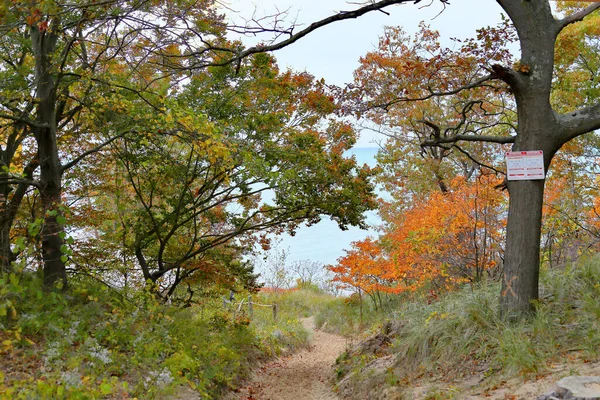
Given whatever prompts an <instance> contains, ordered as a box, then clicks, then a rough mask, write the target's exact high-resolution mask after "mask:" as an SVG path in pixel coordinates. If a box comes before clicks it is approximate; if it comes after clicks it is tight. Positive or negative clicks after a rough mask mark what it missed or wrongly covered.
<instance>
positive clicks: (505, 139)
mask: <svg viewBox="0 0 600 400" xmlns="http://www.w3.org/2000/svg"><path fill="white" fill-rule="evenodd" d="M515 139H516V136H492V135H453V136H448V137H441V138H439V139H427V140H425V141H424V142H423V145H424V146H437V145H439V144H447V143H456V142H488V143H500V144H508V143H514V142H515Z"/></svg>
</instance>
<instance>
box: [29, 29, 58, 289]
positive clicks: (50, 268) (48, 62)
mask: <svg viewBox="0 0 600 400" xmlns="http://www.w3.org/2000/svg"><path fill="white" fill-rule="evenodd" d="M30 32H31V42H32V49H33V53H34V55H35V62H36V65H35V75H36V81H37V87H36V97H37V98H38V99H39V103H38V106H37V113H36V123H37V125H36V126H35V127H34V129H33V131H34V135H35V139H36V142H37V146H38V161H39V165H40V187H39V190H40V198H41V200H42V210H43V213H44V217H43V218H44V225H43V226H42V230H41V238H42V259H43V262H44V267H43V268H44V286H45V287H47V288H51V287H53V286H54V285H55V284H56V283H58V282H61V283H62V287H63V289H66V286H67V272H66V266H65V262H64V261H63V259H62V255H63V254H62V245H63V238H62V236H61V234H62V233H63V232H64V229H63V226H62V223H61V219H63V218H62V210H61V194H62V187H61V186H62V185H61V183H62V165H61V163H60V158H59V154H58V143H57V125H56V99H57V97H56V93H57V85H58V81H57V76H56V72H55V71H53V68H56V66H55V65H54V64H53V62H52V58H53V56H55V54H54V52H55V49H56V42H57V40H58V37H57V36H56V34H54V33H52V32H50V31H42V30H39V29H38V28H37V27H36V26H32V28H31V31H30Z"/></svg>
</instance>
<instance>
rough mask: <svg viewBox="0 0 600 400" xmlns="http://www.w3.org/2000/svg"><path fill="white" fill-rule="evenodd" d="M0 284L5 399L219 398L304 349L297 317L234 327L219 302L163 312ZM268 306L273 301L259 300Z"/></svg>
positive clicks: (93, 292)
mask: <svg viewBox="0 0 600 400" xmlns="http://www.w3.org/2000/svg"><path fill="white" fill-rule="evenodd" d="M23 279H24V278H22V277H21V278H20V279H19V278H17V277H15V276H11V277H10V278H9V277H6V278H0V358H1V359H2V363H0V399H16V398H35V399H95V398H120V399H122V398H134V397H140V398H145V399H148V398H165V397H166V396H168V395H169V394H172V393H176V392H177V391H178V390H179V388H180V387H181V386H186V387H191V388H192V389H193V390H194V391H196V392H197V393H198V395H199V397H201V398H219V396H220V394H221V393H222V392H223V391H224V390H227V389H231V388H233V387H235V386H236V384H238V383H239V382H240V380H241V379H242V378H244V377H245V376H246V375H247V374H248V372H249V371H250V369H251V368H252V367H253V366H254V365H255V364H256V360H257V359H259V358H263V357H269V356H272V355H273V354H277V353H279V352H281V351H284V350H286V349H287V350H289V349H293V348H295V347H298V346H304V345H305V344H306V340H307V338H306V332H305V331H304V330H303V328H302V327H301V325H300V324H299V322H298V321H297V319H296V318H295V311H294V313H293V314H290V312H289V311H287V310H282V311H281V312H280V317H279V318H278V320H277V321H273V319H272V315H271V312H270V310H261V309H258V308H257V309H256V311H255V318H254V320H253V322H252V323H249V321H248V319H247V318H245V317H244V316H243V315H242V316H239V318H237V319H236V320H233V319H232V317H231V313H230V312H225V311H224V310H223V308H222V307H223V306H222V303H221V300H220V299H218V298H215V299H212V300H211V299H205V302H204V305H203V306H202V307H198V308H187V309H178V308H175V307H166V306H162V305H159V304H158V303H156V302H155V301H154V299H153V297H152V296H151V295H149V294H147V293H143V292H141V293H135V294H133V295H129V296H127V299H125V297H124V295H123V293H117V292H113V291H111V290H107V289H106V288H105V287H102V286H100V285H97V284H94V283H92V282H89V281H86V282H76V281H73V282H72V284H71V288H70V290H69V292H68V293H66V294H64V295H63V294H57V293H45V292H44V291H42V290H41V287H40V285H39V282H37V281H36V280H29V279H27V280H23ZM258 301H259V302H261V301H262V302H268V301H270V299H259V300H258Z"/></svg>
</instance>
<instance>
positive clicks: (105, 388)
mask: <svg viewBox="0 0 600 400" xmlns="http://www.w3.org/2000/svg"><path fill="white" fill-rule="evenodd" d="M100 391H101V392H102V394H104V395H107V394H111V393H112V385H111V384H110V383H102V384H101V385H100Z"/></svg>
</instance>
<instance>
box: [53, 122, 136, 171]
mask: <svg viewBox="0 0 600 400" xmlns="http://www.w3.org/2000/svg"><path fill="white" fill-rule="evenodd" d="M129 132H131V131H126V132H123V133H121V134H119V135H116V136H113V137H111V138H110V139H108V140H106V141H105V142H103V143H100V144H99V145H98V146H96V147H94V148H93V149H89V150H87V151H84V152H83V153H81V154H80V155H79V156H77V157H75V158H74V159H73V160H71V161H70V162H68V163H67V164H65V165H63V166H62V167H61V172H65V171H66V170H68V169H69V168H72V167H74V166H75V165H76V164H77V163H79V162H80V161H81V160H83V159H84V158H85V157H87V156H89V155H90V154H93V153H97V152H99V151H100V150H102V149H103V148H104V147H106V146H108V145H109V144H111V143H112V142H114V141H115V140H117V139H119V138H122V137H123V136H125V135H126V134H128V133H129Z"/></svg>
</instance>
